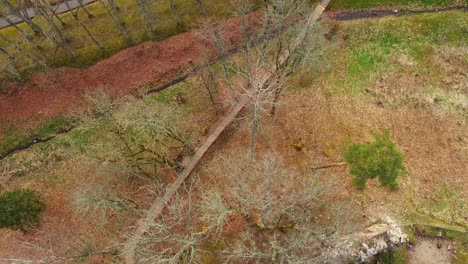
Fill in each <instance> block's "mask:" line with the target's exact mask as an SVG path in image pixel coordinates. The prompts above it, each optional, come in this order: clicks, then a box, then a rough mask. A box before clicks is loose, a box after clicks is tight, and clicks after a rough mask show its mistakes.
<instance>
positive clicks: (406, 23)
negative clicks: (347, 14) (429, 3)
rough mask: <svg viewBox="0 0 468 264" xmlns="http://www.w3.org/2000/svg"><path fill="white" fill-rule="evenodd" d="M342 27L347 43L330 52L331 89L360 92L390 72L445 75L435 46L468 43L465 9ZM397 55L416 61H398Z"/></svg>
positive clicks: (366, 21) (341, 25)
mask: <svg viewBox="0 0 468 264" xmlns="http://www.w3.org/2000/svg"><path fill="white" fill-rule="evenodd" d="M338 33H339V34H341V35H342V36H344V44H343V45H342V46H341V47H339V48H338V49H339V51H338V50H335V52H332V53H331V56H330V58H329V60H330V61H331V62H332V66H331V69H332V70H330V71H328V73H327V74H325V75H324V78H325V79H326V80H327V83H329V85H328V86H329V87H328V91H327V92H328V93H330V94H334V93H360V92H362V91H364V90H365V89H366V88H368V87H369V86H370V85H372V84H373V83H375V81H376V80H378V79H379V78H381V77H382V76H385V75H386V74H388V73H389V72H402V71H406V72H413V73H414V74H416V73H419V74H424V75H427V76H429V77H431V78H432V77H434V78H435V77H441V76H442V75H443V74H444V73H442V72H441V69H440V67H439V66H438V65H435V64H434V63H433V61H432V56H433V55H434V52H435V50H437V49H438V48H439V47H442V46H448V47H456V48H457V49H458V48H459V47H464V46H466V43H468V37H467V36H468V34H466V14H465V13H464V12H463V11H450V12H443V13H435V14H419V15H406V16H400V17H387V18H383V19H375V20H359V21H347V22H342V23H340V24H339V30H338ZM399 56H405V57H407V58H409V59H410V60H411V61H412V62H414V63H413V64H414V65H411V66H409V65H403V64H401V63H399V62H398V57H399Z"/></svg>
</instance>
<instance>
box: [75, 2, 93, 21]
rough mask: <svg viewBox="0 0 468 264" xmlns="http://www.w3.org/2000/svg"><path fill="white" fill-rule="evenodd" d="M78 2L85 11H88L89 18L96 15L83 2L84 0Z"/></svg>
mask: <svg viewBox="0 0 468 264" xmlns="http://www.w3.org/2000/svg"><path fill="white" fill-rule="evenodd" d="M78 4H80V7H81V8H82V9H83V11H84V12H85V13H86V15H87V16H88V18H92V17H94V15H93V14H91V12H89V10H88V9H87V8H86V6H85V5H84V4H83V0H78Z"/></svg>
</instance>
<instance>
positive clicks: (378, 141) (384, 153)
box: [343, 131, 406, 190]
mask: <svg viewBox="0 0 468 264" xmlns="http://www.w3.org/2000/svg"><path fill="white" fill-rule="evenodd" d="M343 156H344V159H345V161H346V162H348V164H349V165H350V172H351V174H353V175H354V176H356V178H355V179H354V180H353V183H354V185H355V186H356V187H357V188H358V189H360V190H363V189H364V188H365V187H366V182H367V180H368V179H374V178H376V177H379V180H380V182H381V183H382V186H389V187H390V188H391V189H396V188H397V187H398V183H397V182H396V179H397V177H398V176H400V175H403V174H405V173H406V168H405V166H404V164H403V160H404V156H403V154H402V153H401V152H400V151H398V150H397V149H396V147H395V143H393V141H392V140H391V139H390V133H389V132H388V131H385V132H383V133H376V134H374V141H372V142H371V143H369V144H351V145H350V146H349V147H348V148H347V149H346V151H345V153H344V155H343Z"/></svg>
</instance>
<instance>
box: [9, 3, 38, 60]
mask: <svg viewBox="0 0 468 264" xmlns="http://www.w3.org/2000/svg"><path fill="white" fill-rule="evenodd" d="M0 17H1V18H3V19H5V21H6V22H7V23H8V24H9V25H10V26H12V27H14V28H15V29H16V30H17V31H18V32H19V33H20V34H21V36H23V38H24V39H26V41H28V42H29V43H30V44H31V45H32V46H33V47H35V48H36V49H37V50H38V51H42V50H43V49H42V47H41V46H39V44H38V43H37V42H36V41H34V37H33V36H32V35H31V34H29V33H28V32H27V31H25V30H22V29H21V28H19V27H18V26H17V25H16V23H15V22H13V21H12V20H11V19H10V18H9V17H8V15H6V14H5V13H4V12H3V11H1V10H0Z"/></svg>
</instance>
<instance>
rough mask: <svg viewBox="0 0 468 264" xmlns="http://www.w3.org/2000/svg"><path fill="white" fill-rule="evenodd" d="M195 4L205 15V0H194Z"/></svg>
mask: <svg viewBox="0 0 468 264" xmlns="http://www.w3.org/2000/svg"><path fill="white" fill-rule="evenodd" d="M194 1H195V2H196V3H197V5H198V8H199V9H200V13H201V14H202V16H206V9H205V0H194Z"/></svg>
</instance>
